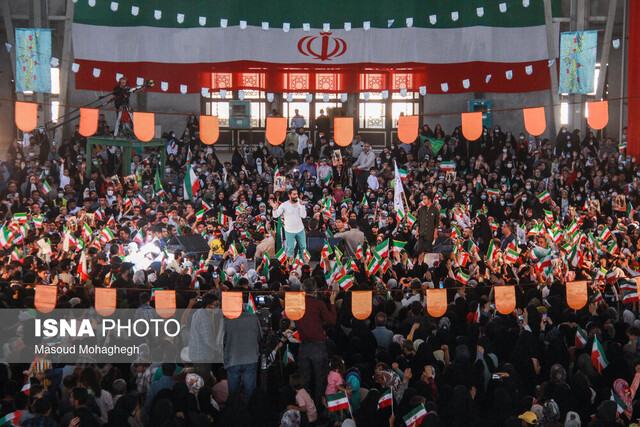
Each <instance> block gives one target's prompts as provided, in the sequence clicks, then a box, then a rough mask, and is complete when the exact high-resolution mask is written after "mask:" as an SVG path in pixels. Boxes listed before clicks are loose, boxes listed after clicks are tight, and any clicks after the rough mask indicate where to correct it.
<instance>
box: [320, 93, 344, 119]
mask: <svg viewBox="0 0 640 427" xmlns="http://www.w3.org/2000/svg"><path fill="white" fill-rule="evenodd" d="M327 95H329V102H324V99H323V98H324V95H323V94H321V93H318V94H316V102H315V117H318V116H320V110H324V114H326V115H327V116H328V115H329V109H330V108H342V101H341V100H340V95H339V94H337V93H329V94H327Z"/></svg>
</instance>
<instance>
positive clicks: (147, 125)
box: [133, 111, 156, 142]
mask: <svg viewBox="0 0 640 427" xmlns="http://www.w3.org/2000/svg"><path fill="white" fill-rule="evenodd" d="M133 133H135V134H136V138H138V139H139V140H140V141H144V142H149V141H151V140H152V139H153V136H154V135H155V134H156V120H155V116H154V115H153V113H138V112H135V111H134V113H133Z"/></svg>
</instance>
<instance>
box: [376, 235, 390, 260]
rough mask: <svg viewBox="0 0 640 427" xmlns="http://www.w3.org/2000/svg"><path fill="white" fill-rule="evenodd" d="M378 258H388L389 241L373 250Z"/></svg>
mask: <svg viewBox="0 0 640 427" xmlns="http://www.w3.org/2000/svg"><path fill="white" fill-rule="evenodd" d="M373 250H374V251H375V252H376V253H377V254H378V256H379V257H380V258H386V257H388V256H389V239H387V240H385V241H384V242H382V243H380V244H379V245H378V246H376V247H375V248H374V249H373Z"/></svg>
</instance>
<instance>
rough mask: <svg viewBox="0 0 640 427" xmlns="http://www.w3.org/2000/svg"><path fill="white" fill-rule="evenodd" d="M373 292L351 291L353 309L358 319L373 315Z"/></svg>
mask: <svg viewBox="0 0 640 427" xmlns="http://www.w3.org/2000/svg"><path fill="white" fill-rule="evenodd" d="M372 308H373V293H372V292H371V291H352V292H351V311H352V312H353V316H354V317H355V318H356V319H360V320H364V319H366V318H367V317H369V316H370V315H371V310H372Z"/></svg>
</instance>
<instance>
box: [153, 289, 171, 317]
mask: <svg viewBox="0 0 640 427" xmlns="http://www.w3.org/2000/svg"><path fill="white" fill-rule="evenodd" d="M154 295H155V298H156V311H157V312H158V315H159V316H160V317H164V318H167V317H171V316H173V315H174V314H175V312H176V291H167V290H162V289H161V290H157V291H155V292H154Z"/></svg>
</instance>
